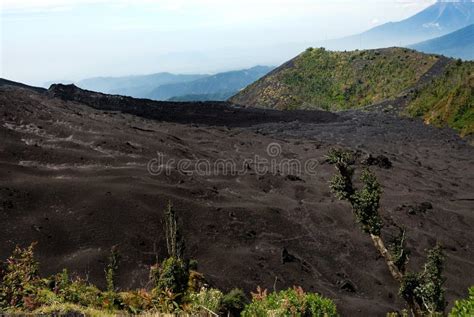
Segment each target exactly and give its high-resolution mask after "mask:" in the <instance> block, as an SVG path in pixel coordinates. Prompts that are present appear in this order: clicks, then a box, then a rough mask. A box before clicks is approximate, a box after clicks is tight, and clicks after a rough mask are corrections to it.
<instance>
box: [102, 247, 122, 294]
mask: <svg viewBox="0 0 474 317" xmlns="http://www.w3.org/2000/svg"><path fill="white" fill-rule="evenodd" d="M119 260H120V254H119V252H118V248H117V246H113V247H112V248H111V249H110V255H109V257H108V263H107V266H106V268H105V281H106V283H107V291H108V292H111V293H112V292H115V278H116V276H117V270H118V263H119Z"/></svg>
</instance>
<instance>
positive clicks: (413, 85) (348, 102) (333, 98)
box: [230, 48, 474, 134]
mask: <svg viewBox="0 0 474 317" xmlns="http://www.w3.org/2000/svg"><path fill="white" fill-rule="evenodd" d="M472 65H473V64H472V63H469V62H456V61H455V60H449V59H446V58H444V57H440V56H438V55H428V54H424V53H420V52H417V51H414V50H410V49H406V48H386V49H376V50H362V51H350V52H335V51H327V50H325V49H323V48H320V49H312V48H309V49H307V50H306V51H305V52H303V53H302V54H300V55H298V56H297V57H295V58H294V59H292V60H290V61H289V62H287V63H285V64H283V65H282V66H280V67H279V68H277V69H275V70H274V71H273V72H271V73H269V74H268V75H267V76H265V77H263V78H261V79H260V80H258V81H257V82H255V83H253V84H252V85H250V86H248V87H247V88H245V89H244V90H242V91H241V92H239V93H238V94H237V95H235V96H233V97H232V98H230V101H231V102H233V103H236V104H243V105H248V106H254V107H263V108H274V109H280V110H292V109H325V110H330V111H340V110H348V109H361V108H364V107H367V106H369V105H374V104H383V103H384V102H385V101H387V100H390V101H391V102H390V103H387V104H389V106H390V107H391V108H393V107H395V109H396V111H397V112H398V113H405V114H409V115H411V116H422V117H424V118H425V120H426V121H427V122H430V123H436V124H438V125H439V124H444V123H448V124H449V125H450V126H451V127H453V128H455V129H457V130H458V131H460V132H461V133H463V134H469V133H472V130H473V129H472V122H474V120H473V119H472V115H471V114H472V108H473V103H472V86H473V85H472V80H471V79H472V70H473V66H472ZM445 93H448V94H451V95H450V96H451V98H450V99H449V100H448V99H446V95H445ZM367 109H372V108H370V107H368V108H367ZM374 109H375V108H374ZM376 109H380V108H376ZM430 111H431V112H430ZM441 112H442V113H441Z"/></svg>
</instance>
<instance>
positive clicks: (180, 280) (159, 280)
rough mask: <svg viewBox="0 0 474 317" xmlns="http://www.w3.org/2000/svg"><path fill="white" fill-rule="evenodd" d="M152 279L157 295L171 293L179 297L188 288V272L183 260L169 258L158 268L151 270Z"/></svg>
mask: <svg viewBox="0 0 474 317" xmlns="http://www.w3.org/2000/svg"><path fill="white" fill-rule="evenodd" d="M152 279H153V280H154V282H155V286H156V287H155V289H156V293H157V294H159V293H163V292H171V293H173V294H175V295H180V296H181V295H184V293H185V292H186V290H187V288H188V282H189V270H188V267H187V265H186V263H185V262H184V261H183V260H181V259H177V258H174V257H170V258H167V259H166V260H164V261H163V263H162V264H161V266H160V267H158V268H153V269H152Z"/></svg>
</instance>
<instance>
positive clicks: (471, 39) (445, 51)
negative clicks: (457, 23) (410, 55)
mask: <svg viewBox="0 0 474 317" xmlns="http://www.w3.org/2000/svg"><path fill="white" fill-rule="evenodd" d="M409 48H412V49H415V50H417V51H420V52H425V53H431V54H433V53H434V54H441V55H445V56H448V57H453V58H461V59H464V60H474V24H471V25H468V26H466V27H465V28H462V29H460V30H457V31H454V32H452V33H449V34H446V35H444V36H441V37H437V38H434V39H431V40H427V41H423V42H421V43H416V44H414V45H411V46H409Z"/></svg>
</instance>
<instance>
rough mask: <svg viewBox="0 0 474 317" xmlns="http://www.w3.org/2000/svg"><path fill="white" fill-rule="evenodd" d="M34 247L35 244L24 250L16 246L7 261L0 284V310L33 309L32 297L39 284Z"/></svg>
mask: <svg viewBox="0 0 474 317" xmlns="http://www.w3.org/2000/svg"><path fill="white" fill-rule="evenodd" d="M34 247H35V243H32V244H31V245H30V246H29V247H28V248H26V249H22V248H20V247H19V246H17V247H16V248H15V249H14V251H13V253H12V255H11V256H10V257H9V258H8V259H7V261H6V266H5V268H4V272H3V276H2V283H1V284H0V308H8V307H11V308H26V309H29V310H31V309H33V308H35V304H34V303H33V302H32V297H33V296H34V295H35V288H36V284H37V283H38V282H39V275H38V266H39V265H38V262H37V261H36V260H35V259H34Z"/></svg>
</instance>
